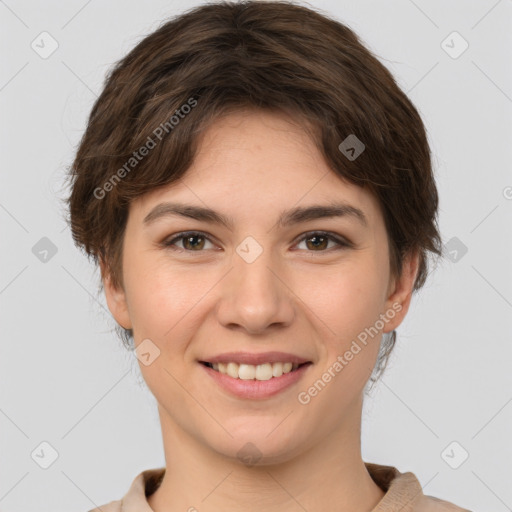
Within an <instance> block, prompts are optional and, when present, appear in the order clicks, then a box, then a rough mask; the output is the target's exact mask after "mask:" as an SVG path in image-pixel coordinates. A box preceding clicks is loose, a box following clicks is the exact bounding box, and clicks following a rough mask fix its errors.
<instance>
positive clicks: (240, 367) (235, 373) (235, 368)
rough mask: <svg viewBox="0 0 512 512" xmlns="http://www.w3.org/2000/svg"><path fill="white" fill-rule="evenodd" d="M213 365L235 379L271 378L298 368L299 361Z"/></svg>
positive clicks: (215, 368)
mask: <svg viewBox="0 0 512 512" xmlns="http://www.w3.org/2000/svg"><path fill="white" fill-rule="evenodd" d="M212 367H213V369H214V370H217V371H218V372H220V373H223V374H225V375H229V376H230V377H233V378H234V379H242V380H253V379H256V380H269V379H271V378H272V377H280V376H281V375H283V373H290V372H291V371H293V370H296V369H297V368H298V367H299V365H298V363H264V364H259V365H257V366H255V365H252V364H238V363H213V364H212Z"/></svg>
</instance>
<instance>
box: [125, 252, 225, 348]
mask: <svg viewBox="0 0 512 512" xmlns="http://www.w3.org/2000/svg"><path fill="white" fill-rule="evenodd" d="M126 268H127V269H128V272H127V275H126V280H125V282H126V291H127V297H128V299H129V301H128V307H129V310H130V317H131V319H132V322H133V326H134V334H135V336H136V339H140V338H141V337H144V338H146V337H147V338H152V337H153V338H155V340H158V341H160V342H164V341H165V340H169V339H176V338H175V336H174V335H175V333H177V332H178V331H179V333H180V337H182V336H183V334H184V332H186V331H187V326H188V325H189V324H190V323H191V322H193V321H194V318H195V315H194V313H195V312H199V311H200V309H201V307H200V300H201V298H206V296H207V294H208V291H209V290H211V288H212V287H213V285H214V283H215V280H214V279H213V276H212V275H211V273H208V272H200V271H198V269H194V268H193V266H190V265H188V266H187V267H185V266H180V265H176V264H173V265H172V266H171V264H170V263H169V261H165V258H160V257H158V258H155V257H149V255H148V256H146V257H145V256H144V254H143V253H139V254H135V255H132V256H131V257H130V261H128V258H127V261H126ZM217 280H218V278H217Z"/></svg>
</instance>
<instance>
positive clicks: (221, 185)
mask: <svg viewBox="0 0 512 512" xmlns="http://www.w3.org/2000/svg"><path fill="white" fill-rule="evenodd" d="M169 200H172V201H179V202H185V203H189V204H194V205H202V206H208V207H210V208H214V209H216V210H220V211H223V212H225V213H226V214H227V215H228V214H231V213H233V217H234V218H237V217H239V214H241V215H243V214H244V212H245V215H247V216H250V215H251V214H252V215H253V216H254V214H255V213H258V214H260V215H261V214H264V213H265V212H269V213H270V212H276V211H282V210H284V209H289V208H292V207H294V206H299V205H301V206H306V205H309V204H319V203H320V204H333V203H339V202H345V203H347V204H350V205H353V206H354V207H356V208H358V209H360V210H362V211H364V213H365V216H366V217H367V218H368V220H369V223H370V224H372V223H375V222H378V220H379V216H380V215H381V213H380V208H379V205H378V202H377V200H376V199H375V198H374V196H373V195H372V194H370V193H369V192H368V191H367V190H365V189H363V188H362V187H359V186H357V185H355V184H354V183H351V182H349V181H347V180H345V179H343V178H342V177H340V176H339V175H338V174H336V173H335V172H334V171H333V170H332V169H330V168H329V166H328V165H327V163H326V162H325V160H324V157H323V155H322V154H321V153H320V151H319V150H318V148H317V147H316V145H315V143H314V141H313V140H312V138H311V136H310V135H309V133H308V132H307V130H306V129H305V127H303V126H302V125H301V124H300V121H297V120H295V119H292V118H290V117H288V116H285V115H284V114H281V113H274V112H267V111H260V110H245V111H240V112H235V113H231V114H228V115H225V116H222V117H219V118H218V119H217V120H216V121H214V122H213V123H212V124H211V125H210V126H209V127H208V129H206V130H205V131H204V132H203V134H202V135H201V138H200V139H199V144H198V150H197V153H196V155H195V158H194V161H193V163H192V165H191V166H190V168H189V169H188V170H187V172H186V173H185V175H184V176H183V177H182V178H181V179H180V180H179V181H177V182H174V183H172V184H170V185H168V186H165V187H162V188H159V189H156V190H153V191H150V192H149V193H147V194H145V195H144V196H143V197H141V198H139V199H137V200H136V201H135V202H134V204H133V205H132V206H133V209H134V210H136V211H137V214H138V216H142V215H147V213H148V211H149V210H150V209H151V208H153V207H154V206H155V204H157V203H159V202H162V201H169Z"/></svg>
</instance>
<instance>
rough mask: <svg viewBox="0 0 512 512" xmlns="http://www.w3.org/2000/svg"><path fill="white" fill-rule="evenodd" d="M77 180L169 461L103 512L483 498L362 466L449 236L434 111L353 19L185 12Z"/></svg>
mask: <svg viewBox="0 0 512 512" xmlns="http://www.w3.org/2000/svg"><path fill="white" fill-rule="evenodd" d="M70 180H71V185H72V191H71V195H70V197H69V207H70V214H71V215H70V216H71V229H72V232H73V237H74V240H75V242H76V243H77V244H78V245H79V246H80V247H82V248H83V249H84V250H85V251H86V253H87V254H88V255H90V256H91V257H93V258H94V260H95V262H97V263H98V264H99V266H100V268H101V276H102V283H103V285H104V291H105V295H106V299H107V303H108V307H109V309H110V311H111V312H112V315H113V316H114V318H115V320H116V322H117V324H118V325H119V326H120V327H121V328H122V331H121V333H122V335H123V340H124V341H125V343H126V345H127V346H128V347H133V348H134V349H135V353H136V355H137V357H138V359H139V362H140V368H141V371H142V374H143V377H144V380H145V382H146V383H147V385H148V387H149V389H150V390H151V392H152V393H153V395H154V396H155V398H156V400H157V403H158V410H159V416H160V421H161V428H162V436H163V441H164V449H165V458H166V467H165V468H156V469H148V470H146V471H143V472H142V473H140V474H139V475H137V477H136V478H135V480H134V481H133V484H132V485H131V487H130V489H129V490H128V492H127V493H126V495H125V496H124V498H123V499H122V500H116V501H112V502H110V503H109V504H107V505H104V506H102V507H101V510H102V511H103V512H113V511H126V512H127V511H135V510H137V511H139V512H144V511H147V512H149V511H155V512H168V511H174V510H189V511H195V510H200V511H219V510H222V511H229V510H244V511H253V510H254V511H260V510H266V511H273V510H279V511H280V512H283V511H292V510H307V511H309V512H313V511H317V510H337V511H354V510H361V511H363V510H365V511H370V510H373V511H377V510H378V511H395V510H396V511H398V510H401V511H403V512H405V511H413V510H414V511H427V510H429V511H430V510H454V511H455V510H464V509H461V508H459V507H457V506H455V505H453V504H450V503H449V502H447V501H443V500H439V499H437V498H434V497H430V496H425V495H424V494H423V492H422V489H421V486H420V485H419V482H418V480H417V478H416V477H415V476H414V474H413V473H411V472H407V473H400V472H399V471H398V470H397V469H396V468H394V467H393V466H382V465H377V464H372V463H367V462H364V461H363V460H362V458H361V443H360V432H361V412H362V405H363V397H364V394H365V392H366V391H367V389H368V385H370V386H371V385H372V384H373V383H375V382H376V381H377V380H378V378H379V376H380V375H381V373H382V370H383V369H384V367H385V364H386V361H387V358H388V356H389V354H390V351H391V349H392V347H393V345H394V342H395V329H396V328H397V326H398V325H399V324H400V323H401V322H402V321H403V319H404V317H405V315H406V313H407V311H408V308H409V304H410V300H411V296H412V293H413V291H414V290H418V289H419V288H421V286H422V285H423V284H424V282H425V279H426V277H427V273H428V259H427V257H428V255H429V253H430V254H432V255H440V254H441V239H440V235H439V231H438V227H437V207H438V195H437V190H436V185H435V181H434V177H433V173H432V168H431V161H430V150H429V146H428V143H427V139H426V134H425V129H424V126H423V123H422V120H421V118H420V116H419V114H418V112H417V110H416V109H415V107H414V106H413V105H412V104H411V102H410V101H409V100H408V98H407V97H406V96H405V95H404V93H403V92H402V91H401V90H400V89H399V88H398V86H397V85H396V83H395V81H394V79H393V78H392V76H391V74H390V73H389V71H388V70H387V69H386V68H385V67H384V66H383V65H382V64H380V62H379V61H378V60H377V59H376V58H375V57H374V56H373V55H372V54H371V53H370V52H369V51H368V50H367V49H366V48H365V47H364V46H363V45H362V44H361V42H360V41H359V39H358V38H357V36H356V35H355V34H354V33H353V32H352V31H351V30H350V29H349V28H347V27H346V26H344V25H342V24H341V23H339V22H337V21H334V20H331V19H328V18H326V17H325V16H323V15H321V14H319V13H317V12H315V11H313V10H310V9H307V8H305V7H302V6H298V5H293V4H289V3H284V2H264V3H263V2H251V1H248V2H237V3H227V2H224V3H215V4H208V5H203V6H200V7H197V8H194V9H192V10H190V11H188V12H187V13H185V14H183V15H181V16H179V17H177V18H175V19H173V20H171V21H169V22H167V23H165V24H164V25H162V26H161V27H160V28H159V29H157V30H156V31H155V32H154V33H152V34H150V35H149V36H147V37H146V38H145V39H143V40H142V41H141V42H140V43H139V44H138V45H137V46H136V47H135V48H134V49H133V50H132V51H131V52H130V53H129V54H128V55H127V56H126V57H125V58H124V59H122V60H121V61H120V62H119V63H118V64H117V65H116V67H115V69H114V70H113V71H112V72H111V73H110V75H109V77H108V79H107V81H106V84H105V88H104V90H103V92H102V94H101V95H100V97H99V98H98V100H97V101H96V103H95V105H94V107H93V110H92V112H91V115H90V118H89V123H88V126H87V129H86V132H85V134H84V136H83V139H82V141H81V143H80V147H79V148H78V152H77V155H76V159H75V162H74V164H73V166H72V170H71V173H70ZM95 510H98V511H99V510H100V509H95Z"/></svg>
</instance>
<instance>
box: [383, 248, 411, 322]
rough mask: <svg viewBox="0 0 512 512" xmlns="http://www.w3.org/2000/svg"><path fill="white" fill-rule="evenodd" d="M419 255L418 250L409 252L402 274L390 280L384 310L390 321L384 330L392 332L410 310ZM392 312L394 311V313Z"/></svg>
mask: <svg viewBox="0 0 512 512" xmlns="http://www.w3.org/2000/svg"><path fill="white" fill-rule="evenodd" d="M419 256H420V255H419V252H418V251H414V252H409V253H408V254H407V255H406V256H405V258H404V261H403V265H402V274H401V275H400V276H399V277H398V278H396V277H395V278H394V279H391V280H390V285H389V287H388V297H387V299H386V303H385V312H384V314H385V315H386V317H387V318H389V321H388V322H386V324H385V327H384V328H383V329H382V332H391V331H393V330H394V329H396V328H397V327H398V326H399V325H400V324H401V323H402V321H403V319H404V318H405V315H406V314H407V311H409V305H410V303H411V298H412V292H413V287H414V281H415V279H416V276H417V274H418V269H419V260H420V258H419ZM386 312H388V314H386ZM391 312H394V315H393V313H391ZM392 315H393V316H392Z"/></svg>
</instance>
